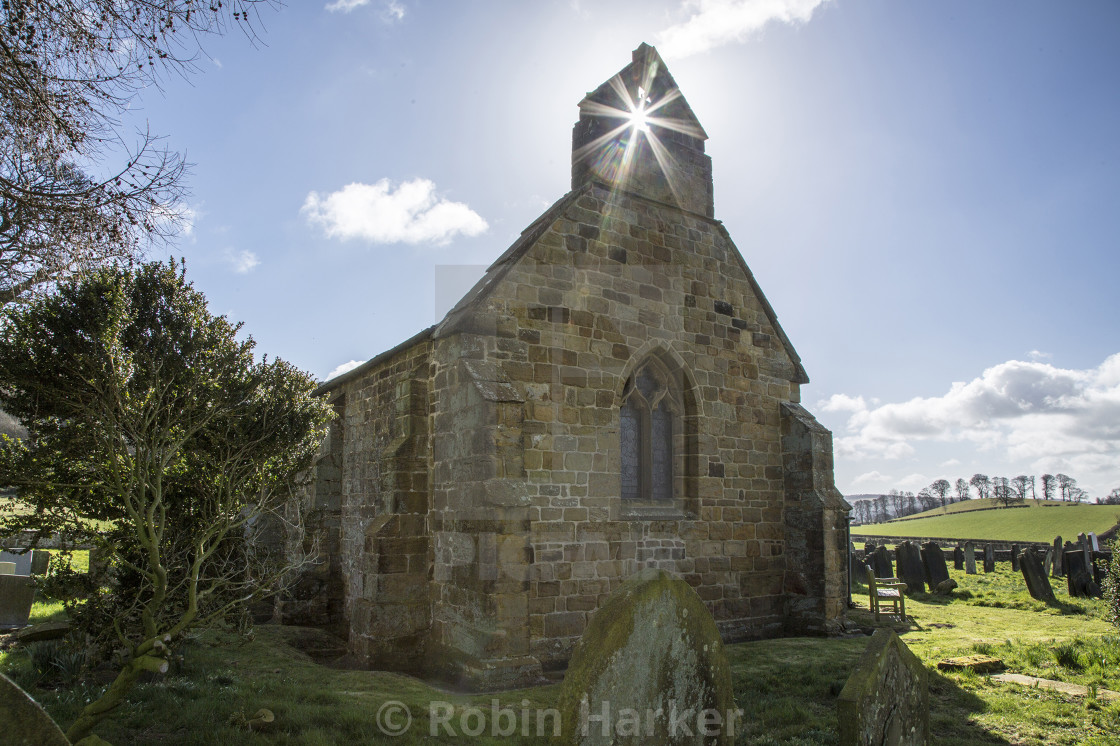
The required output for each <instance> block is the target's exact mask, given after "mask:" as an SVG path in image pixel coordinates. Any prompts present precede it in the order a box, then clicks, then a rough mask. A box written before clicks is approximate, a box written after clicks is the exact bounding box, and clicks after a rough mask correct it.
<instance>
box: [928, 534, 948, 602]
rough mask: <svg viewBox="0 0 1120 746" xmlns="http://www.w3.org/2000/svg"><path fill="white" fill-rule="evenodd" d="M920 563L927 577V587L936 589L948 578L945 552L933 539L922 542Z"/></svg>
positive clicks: (932, 589)
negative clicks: (923, 566)
mask: <svg viewBox="0 0 1120 746" xmlns="http://www.w3.org/2000/svg"><path fill="white" fill-rule="evenodd" d="M922 564H923V565H925V568H926V577H927V578H929V588H930V590H931V591H936V590H937V587H938V586H939V585H941V584H942V583H945V582H947V581H948V580H949V567H948V565H946V564H945V553H944V552H943V551H941V547H940V546H939V545H938V544H937V542H935V541H927V542H926V543H925V544H922Z"/></svg>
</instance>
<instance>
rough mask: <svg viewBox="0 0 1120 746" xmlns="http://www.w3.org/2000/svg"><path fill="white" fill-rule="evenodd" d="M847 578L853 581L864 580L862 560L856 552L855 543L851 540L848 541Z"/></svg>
mask: <svg viewBox="0 0 1120 746" xmlns="http://www.w3.org/2000/svg"><path fill="white" fill-rule="evenodd" d="M848 579H849V580H851V581H852V582H853V583H856V582H860V583H862V582H863V581H864V577H863V562H861V561H860V559H859V555H858V554H857V553H856V545H855V544H854V543H853V542H851V541H849V542H848Z"/></svg>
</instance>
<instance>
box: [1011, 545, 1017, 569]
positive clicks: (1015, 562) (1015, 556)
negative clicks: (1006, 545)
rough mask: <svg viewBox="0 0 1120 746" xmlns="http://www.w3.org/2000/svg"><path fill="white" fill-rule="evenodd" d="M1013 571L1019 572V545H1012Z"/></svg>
mask: <svg viewBox="0 0 1120 746" xmlns="http://www.w3.org/2000/svg"><path fill="white" fill-rule="evenodd" d="M1011 572H1019V545H1018V544H1012V545H1011Z"/></svg>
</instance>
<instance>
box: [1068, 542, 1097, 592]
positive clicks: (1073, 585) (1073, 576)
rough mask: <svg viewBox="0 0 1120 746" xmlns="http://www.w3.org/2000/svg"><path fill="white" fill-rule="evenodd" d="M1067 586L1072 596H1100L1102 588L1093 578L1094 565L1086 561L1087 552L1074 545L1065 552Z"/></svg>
mask: <svg viewBox="0 0 1120 746" xmlns="http://www.w3.org/2000/svg"><path fill="white" fill-rule="evenodd" d="M1063 562H1064V564H1065V567H1066V588H1067V590H1068V591H1069V595H1070V598H1100V596H1101V589H1100V586H1098V585H1097V583H1096V581H1094V580H1093V571H1092V566H1091V565H1089V564H1088V563H1086V561H1085V552H1084V551H1082V550H1081V549H1080V548H1078V547H1074V548H1073V549H1070V550H1069V551H1067V552H1066V553H1065V557H1063Z"/></svg>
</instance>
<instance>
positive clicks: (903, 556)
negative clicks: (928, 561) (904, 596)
mask: <svg viewBox="0 0 1120 746" xmlns="http://www.w3.org/2000/svg"><path fill="white" fill-rule="evenodd" d="M894 556H895V560H896V561H895V567H896V568H897V570H898V579H899V580H901V581H902V582H903V583H906V592H907V593H925V592H926V580H925V578H926V575H925V570H923V569H922V556H921V554H919V552H918V547H917V546H915V545H914V544H912V543H911V542H909V541H904V542H902V543H901V544H899V545H898V546H896V547H895V548H894Z"/></svg>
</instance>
